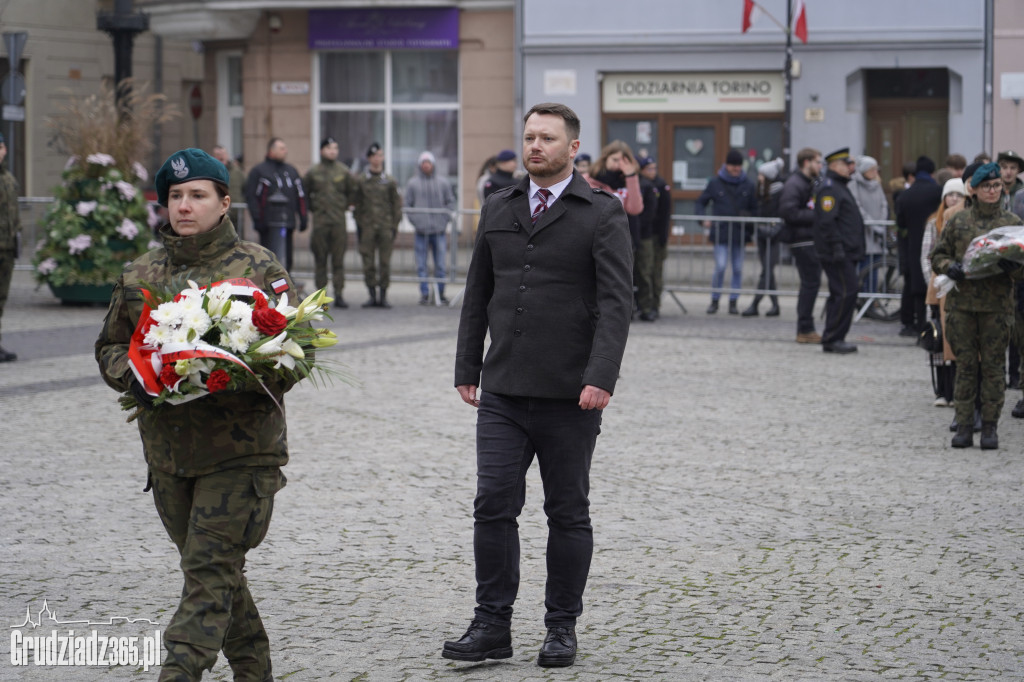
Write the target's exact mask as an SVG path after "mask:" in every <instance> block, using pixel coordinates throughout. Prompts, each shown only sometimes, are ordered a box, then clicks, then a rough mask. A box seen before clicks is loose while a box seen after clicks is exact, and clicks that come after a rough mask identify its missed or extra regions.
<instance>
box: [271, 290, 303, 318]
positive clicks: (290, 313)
mask: <svg viewBox="0 0 1024 682" xmlns="http://www.w3.org/2000/svg"><path fill="white" fill-rule="evenodd" d="M274 310H276V311H277V312H279V313H281V314H282V315H284V316H285V317H286V318H288V319H289V320H290V319H292V318H293V317H295V314H296V313H298V312H299V309H298V308H293V307H292V306H290V305H288V292H287V291H286V292H285V293H283V294H281V300H280V301H278V302H277V305H275V306H274Z"/></svg>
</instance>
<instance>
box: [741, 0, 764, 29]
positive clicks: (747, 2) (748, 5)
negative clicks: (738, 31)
mask: <svg viewBox="0 0 1024 682" xmlns="http://www.w3.org/2000/svg"><path fill="white" fill-rule="evenodd" d="M760 10H761V8H760V7H758V6H757V3H756V2H754V0H743V32H744V33H746V32H747V31H748V30H750V25H751V24H753V23H754V17H756V16H757V15H758V14H760V13H761V12H760Z"/></svg>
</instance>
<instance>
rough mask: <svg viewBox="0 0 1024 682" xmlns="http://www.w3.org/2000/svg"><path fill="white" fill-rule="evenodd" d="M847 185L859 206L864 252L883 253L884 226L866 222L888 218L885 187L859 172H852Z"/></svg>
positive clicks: (870, 253)
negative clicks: (862, 223) (862, 221)
mask: <svg viewBox="0 0 1024 682" xmlns="http://www.w3.org/2000/svg"><path fill="white" fill-rule="evenodd" d="M847 187H848V188H849V190H850V194H852V195H853V198H854V200H856V202H857V206H858V207H859V208H860V215H861V217H862V218H864V222H865V225H864V242H865V249H866V250H865V253H867V254H868V255H874V254H880V253H885V226H883V225H867V224H866V223H867V221H869V220H888V219H889V201H888V200H887V199H886V198H885V188H884V187H882V183H880V182H878V181H877V180H868V179H867V178H865V177H864V176H863V175H861V174H860V173H854V174H853V177H852V178H851V179H850V184H848V185H847Z"/></svg>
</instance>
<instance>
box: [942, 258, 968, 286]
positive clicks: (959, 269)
mask: <svg viewBox="0 0 1024 682" xmlns="http://www.w3.org/2000/svg"><path fill="white" fill-rule="evenodd" d="M946 277H949V278H950V279H951V280H953V281H954V282H962V281H964V280H965V279H966V278H967V275H965V274H964V266H962V265H960V263H956V262H953V263H950V264H949V267H948V268H946Z"/></svg>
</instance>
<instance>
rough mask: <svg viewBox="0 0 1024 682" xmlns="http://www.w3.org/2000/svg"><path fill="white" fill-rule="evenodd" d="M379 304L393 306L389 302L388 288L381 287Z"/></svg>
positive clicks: (383, 306) (384, 306)
mask: <svg viewBox="0 0 1024 682" xmlns="http://www.w3.org/2000/svg"><path fill="white" fill-rule="evenodd" d="M377 305H378V306H380V307H381V308H390V307H391V304H390V303H388V290H387V289H385V288H384V287H381V290H380V299H378V301H377Z"/></svg>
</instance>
